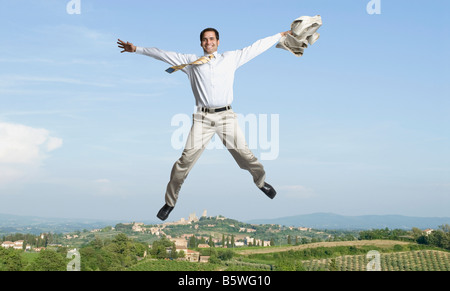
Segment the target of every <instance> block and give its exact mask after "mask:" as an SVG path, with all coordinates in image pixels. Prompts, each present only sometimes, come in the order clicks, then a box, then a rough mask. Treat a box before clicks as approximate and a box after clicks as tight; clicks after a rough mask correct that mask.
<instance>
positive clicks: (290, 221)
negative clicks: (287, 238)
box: [247, 213, 450, 230]
mask: <svg viewBox="0 0 450 291" xmlns="http://www.w3.org/2000/svg"><path fill="white" fill-rule="evenodd" d="M247 222H248V223H254V224H281V225H286V226H296V227H300V226H303V227H311V228H316V229H348V230H363V229H373V228H386V227H387V228H389V229H395V228H398V229H411V228H413V227H417V228H420V229H426V228H433V229H437V228H438V227H439V226H440V225H443V224H450V217H413V216H402V215H361V216H345V215H339V214H334V213H313V214H303V215H296V216H288V217H280V218H273V219H253V220H249V221H247Z"/></svg>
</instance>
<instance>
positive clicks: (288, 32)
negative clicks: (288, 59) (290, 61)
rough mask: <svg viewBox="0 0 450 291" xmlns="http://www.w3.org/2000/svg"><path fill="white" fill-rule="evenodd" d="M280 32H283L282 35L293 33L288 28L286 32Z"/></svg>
mask: <svg viewBox="0 0 450 291" xmlns="http://www.w3.org/2000/svg"><path fill="white" fill-rule="evenodd" d="M280 33H281V36H286V35H288V34H292V31H291V30H288V31H285V32H280Z"/></svg>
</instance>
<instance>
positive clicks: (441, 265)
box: [302, 250, 450, 271]
mask: <svg viewBox="0 0 450 291" xmlns="http://www.w3.org/2000/svg"><path fill="white" fill-rule="evenodd" d="M333 260H334V261H333ZM302 263H303V266H304V267H305V269H306V270H307V271H329V270H336V271H366V266H367V264H368V263H369V260H368V259H367V258H366V256H365V255H357V256H341V257H337V258H334V259H320V260H308V261H302ZM380 264H381V271H450V253H448V252H443V251H436V250H422V251H410V252H397V253H386V254H383V253H382V254H381V256H380Z"/></svg>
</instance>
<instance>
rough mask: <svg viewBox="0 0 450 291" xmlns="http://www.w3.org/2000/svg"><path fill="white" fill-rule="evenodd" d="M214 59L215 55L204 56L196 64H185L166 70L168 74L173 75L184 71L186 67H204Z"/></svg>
mask: <svg viewBox="0 0 450 291" xmlns="http://www.w3.org/2000/svg"><path fill="white" fill-rule="evenodd" d="M213 57H214V54H210V55H208V56H203V57H201V58H199V59H198V60H196V61H195V62H192V63H189V64H183V65H179V66H173V67H170V68H168V69H167V70H166V72H167V73H169V74H172V73H174V72H176V71H178V70H181V69H183V68H184V67H186V66H189V65H203V64H206V63H207V62H209V61H210V60H211V59H212V58H213Z"/></svg>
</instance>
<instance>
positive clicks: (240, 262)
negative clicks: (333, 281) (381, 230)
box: [127, 240, 450, 271]
mask: <svg viewBox="0 0 450 291" xmlns="http://www.w3.org/2000/svg"><path fill="white" fill-rule="evenodd" d="M370 243H373V244H370ZM370 250H377V251H378V252H379V253H380V266H381V271H450V252H447V251H442V250H437V249H430V248H424V247H423V246H419V245H417V244H406V243H404V242H399V241H386V240H378V241H362V242H360V243H359V245H358V243H355V242H353V245H352V243H351V242H346V244H339V245H337V244H336V243H321V244H319V246H318V245H314V244H313V245H311V247H308V245H305V246H301V247H270V248H263V249H262V248H259V249H248V250H243V251H241V252H240V254H239V253H237V252H235V255H234V256H233V258H232V259H230V260H226V261H219V262H215V263H214V264H211V263H196V262H195V263H192V262H186V261H175V260H174V261H170V260H155V259H144V260H142V261H140V262H139V263H137V264H136V265H134V266H132V267H130V268H128V269H127V270H132V271H270V270H275V271H276V270H302V271H366V266H367V264H368V263H369V261H370V259H368V258H367V253H368V252H369V251H370Z"/></svg>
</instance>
